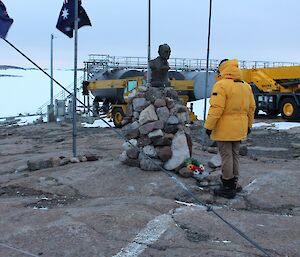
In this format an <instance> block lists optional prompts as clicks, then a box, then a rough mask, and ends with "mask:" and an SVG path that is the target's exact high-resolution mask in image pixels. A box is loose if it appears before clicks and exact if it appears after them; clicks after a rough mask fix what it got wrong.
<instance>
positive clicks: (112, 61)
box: [85, 54, 300, 71]
mask: <svg viewBox="0 0 300 257" xmlns="http://www.w3.org/2000/svg"><path fill="white" fill-rule="evenodd" d="M147 61H148V59H147V58H146V57H132V56H110V55H105V54H90V55H89V59H88V61H86V62H85V63H86V64H88V69H90V71H97V70H99V69H107V68H124V69H126V68H127V69H130V68H131V69H147ZM219 63H220V60H218V59H211V60H209V65H208V67H209V70H210V71H215V70H217V68H218V65H219ZM169 65H170V68H171V69H172V70H187V71H191V70H198V71H204V70H206V59H192V58H191V59H189V58H170V59H169ZM239 65H240V68H271V67H283V66H298V65H300V63H296V62H271V61H248V60H241V61H239Z"/></svg>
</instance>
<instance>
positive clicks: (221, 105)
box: [204, 60, 256, 141]
mask: <svg viewBox="0 0 300 257" xmlns="http://www.w3.org/2000/svg"><path fill="white" fill-rule="evenodd" d="M219 72H220V75H219V77H218V78H217V82H216V83H215V85H214V87H213V89H212V93H211V96H210V108H209V112H208V116H207V120H206V122H205V124H204V127H205V128H206V129H209V130H212V133H211V139H212V140H215V141H240V140H244V139H246V138H247V132H248V128H251V127H252V123H253V119H254V112H255V108H256V106H255V100H254V96H253V93H252V89H251V87H250V85H249V84H247V83H246V82H244V81H241V70H240V69H239V68H238V61H237V60H229V61H225V62H223V63H222V64H221V65H220V67H219Z"/></svg>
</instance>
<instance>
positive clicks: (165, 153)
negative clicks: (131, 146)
mask: <svg viewBox="0 0 300 257" xmlns="http://www.w3.org/2000/svg"><path fill="white" fill-rule="evenodd" d="M155 150H156V152H157V157H158V158H159V159H160V160H162V161H163V162H165V161H167V160H169V159H170V158H171V157H172V150H171V147H170V146H159V147H156V148H155Z"/></svg>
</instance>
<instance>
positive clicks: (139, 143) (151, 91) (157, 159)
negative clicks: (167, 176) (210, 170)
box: [120, 86, 192, 171]
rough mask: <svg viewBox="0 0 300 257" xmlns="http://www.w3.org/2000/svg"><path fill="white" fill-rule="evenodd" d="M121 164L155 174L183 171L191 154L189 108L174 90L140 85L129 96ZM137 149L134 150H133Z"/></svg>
mask: <svg viewBox="0 0 300 257" xmlns="http://www.w3.org/2000/svg"><path fill="white" fill-rule="evenodd" d="M125 115H126V116H125V118H124V120H123V121H122V122H123V125H124V126H123V127H122V133H123V135H124V136H125V137H126V138H127V139H128V141H129V142H130V143H128V142H125V143H124V144H123V149H124V151H123V152H122V154H121V156H120V160H121V162H122V163H124V164H127V165H129V166H135V167H140V168H141V169H142V170H146V171H155V170H160V167H163V168H164V169H166V170H176V169H178V168H180V166H181V165H182V163H183V162H184V160H185V159H187V158H189V157H191V155H192V141H191V136H190V129H189V127H188V126H187V125H186V124H188V123H189V113H188V109H187V107H186V106H185V105H183V104H182V102H181V101H180V100H179V97H178V94H177V92H176V91H175V90H174V89H173V88H172V87H165V88H159V87H151V86H149V87H147V86H140V87H139V88H138V89H137V90H134V91H133V92H132V93H131V94H130V95H129V97H128V104H127V109H126V112H125ZM133 146H135V147H133Z"/></svg>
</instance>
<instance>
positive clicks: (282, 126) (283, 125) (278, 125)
mask: <svg viewBox="0 0 300 257" xmlns="http://www.w3.org/2000/svg"><path fill="white" fill-rule="evenodd" d="M252 127H253V128H259V127H267V129H273V130H287V129H291V128H296V127H300V122H285V121H283V122H272V123H266V122H258V123H254V124H253V126H252Z"/></svg>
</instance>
